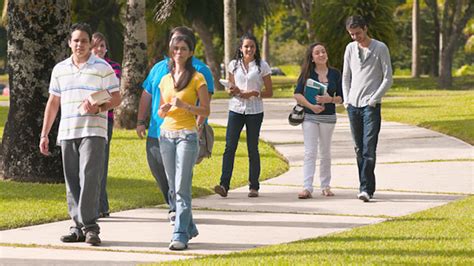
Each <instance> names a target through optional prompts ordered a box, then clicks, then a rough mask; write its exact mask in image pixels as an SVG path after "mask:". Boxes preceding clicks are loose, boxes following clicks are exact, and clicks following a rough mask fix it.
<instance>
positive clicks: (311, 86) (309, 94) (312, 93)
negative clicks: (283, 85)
mask: <svg viewBox="0 0 474 266" xmlns="http://www.w3.org/2000/svg"><path fill="white" fill-rule="evenodd" d="M327 89H328V86H327V85H326V84H323V83H321V82H318V81H316V80H314V79H308V80H306V86H305V87H304V97H305V98H306V100H308V102H310V103H312V104H316V96H317V95H324V94H325V93H326V92H327Z"/></svg>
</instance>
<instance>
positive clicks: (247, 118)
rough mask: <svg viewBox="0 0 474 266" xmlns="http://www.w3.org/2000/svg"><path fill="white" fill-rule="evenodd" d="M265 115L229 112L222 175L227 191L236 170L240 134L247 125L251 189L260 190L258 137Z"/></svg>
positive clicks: (222, 183)
mask: <svg viewBox="0 0 474 266" xmlns="http://www.w3.org/2000/svg"><path fill="white" fill-rule="evenodd" d="M262 121H263V113H259V114H253V115H246V114H238V113H235V112H232V111H229V118H228V120H227V130H226V135H225V141H226V143H225V151H224V156H223V158H222V175H221V182H220V185H221V186H223V187H224V188H225V189H226V190H229V188H230V179H231V177H232V172H233V170H234V160H235V151H236V150H237V145H238V144H239V138H240V132H242V128H243V127H244V125H245V128H246V134H247V151H248V154H249V188H250V189H255V190H259V189H260V183H259V181H258V179H259V177H260V153H259V152H258V137H259V136H260V128H261V126H262Z"/></svg>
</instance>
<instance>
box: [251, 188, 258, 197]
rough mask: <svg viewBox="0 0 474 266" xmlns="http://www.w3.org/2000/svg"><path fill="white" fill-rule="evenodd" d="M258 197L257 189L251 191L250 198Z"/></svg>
mask: <svg viewBox="0 0 474 266" xmlns="http://www.w3.org/2000/svg"><path fill="white" fill-rule="evenodd" d="M256 197H258V191H257V190H255V189H251V190H250V191H249V198H256Z"/></svg>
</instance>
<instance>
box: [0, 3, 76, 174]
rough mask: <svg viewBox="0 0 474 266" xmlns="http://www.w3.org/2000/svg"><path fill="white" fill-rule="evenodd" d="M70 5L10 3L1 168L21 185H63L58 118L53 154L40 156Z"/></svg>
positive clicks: (65, 51) (63, 53)
mask: <svg viewBox="0 0 474 266" xmlns="http://www.w3.org/2000/svg"><path fill="white" fill-rule="evenodd" d="M70 22H71V14H70V1H68V0H58V1H47V0H38V1H20V0H10V1H9V2H8V32H7V39H8V69H9V79H10V109H9V112H8V119H7V123H6V124H5V130H4V132H3V139H2V147H1V160H0V162H1V163H0V168H1V169H2V170H3V177H4V178H7V179H14V180H17V181H31V182H64V178H63V171H62V162H61V152H60V148H59V147H58V146H56V145H55V143H56V139H57V129H58V124H59V123H58V122H59V115H58V117H57V119H56V121H55V123H54V125H53V127H52V130H51V133H50V148H49V149H50V151H51V156H48V157H45V156H43V155H41V154H40V153H39V148H38V145H39V140H40V134H41V127H42V123H43V113H44V109H45V106H46V102H47V99H48V96H49V94H48V88H49V82H50V78H51V71H52V70H53V67H54V65H55V64H56V63H57V62H59V61H61V60H63V59H65V58H66V57H67V54H68V49H67V37H68V34H69V27H70Z"/></svg>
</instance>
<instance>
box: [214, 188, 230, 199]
mask: <svg viewBox="0 0 474 266" xmlns="http://www.w3.org/2000/svg"><path fill="white" fill-rule="evenodd" d="M214 192H216V193H217V194H219V195H221V197H223V198H225V197H227V189H225V187H223V186H219V185H217V186H215V187H214Z"/></svg>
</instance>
